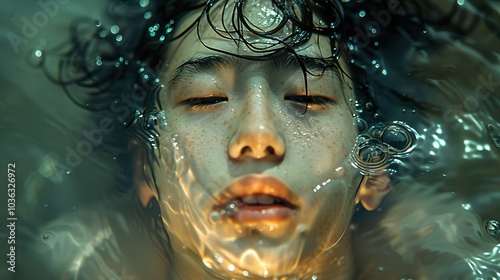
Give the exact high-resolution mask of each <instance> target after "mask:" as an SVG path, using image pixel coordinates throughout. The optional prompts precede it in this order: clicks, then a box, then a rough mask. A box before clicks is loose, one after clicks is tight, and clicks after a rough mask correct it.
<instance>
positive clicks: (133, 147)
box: [128, 140, 158, 207]
mask: <svg viewBox="0 0 500 280" xmlns="http://www.w3.org/2000/svg"><path fill="white" fill-rule="evenodd" d="M128 151H129V153H130V154H132V155H133V156H132V157H133V158H134V162H133V166H132V169H133V174H134V186H135V188H136V191H137V194H138V195H139V199H140V200H141V203H142V205H143V206H144V207H146V206H147V205H148V203H149V201H150V200H151V198H153V197H156V198H158V196H157V194H156V191H155V190H154V188H153V187H152V186H153V184H152V182H151V180H150V178H149V176H147V174H150V173H151V170H150V167H149V166H148V165H145V164H144V151H143V149H141V147H140V144H139V143H138V142H137V141H135V140H134V141H132V142H130V143H129V145H128Z"/></svg>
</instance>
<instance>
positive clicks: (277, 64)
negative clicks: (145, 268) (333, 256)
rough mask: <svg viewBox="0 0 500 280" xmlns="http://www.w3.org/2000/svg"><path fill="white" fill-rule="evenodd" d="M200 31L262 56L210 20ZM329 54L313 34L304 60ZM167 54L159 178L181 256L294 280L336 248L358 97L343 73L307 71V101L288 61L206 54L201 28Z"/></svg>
mask: <svg viewBox="0 0 500 280" xmlns="http://www.w3.org/2000/svg"><path fill="white" fill-rule="evenodd" d="M214 11H217V7H215V8H214ZM195 16H197V15H193V17H187V18H186V19H185V20H184V21H183V24H181V26H178V29H179V30H183V29H184V27H185V26H187V25H189V24H190V23H191V22H192V20H193V19H194V17H195ZM255 20H256V21H259V20H260V19H255ZM200 34H201V36H202V38H203V41H204V42H205V43H206V44H207V45H209V46H211V47H215V48H217V49H221V50H224V51H228V52H230V53H235V54H239V55H255V53H252V52H251V51H249V50H248V49H247V48H246V47H244V46H242V45H240V46H237V45H236V44H235V43H234V42H233V41H230V40H227V39H224V38H222V37H220V36H218V35H217V34H215V32H214V31H213V30H212V28H211V27H210V26H208V25H206V24H205V25H203V26H202V27H201V30H200ZM259 40H262V41H263V42H264V43H265V41H266V40H265V39H259ZM326 50H330V42H329V40H327V39H326V38H320V39H319V40H317V37H315V36H313V38H312V39H311V40H310V42H308V44H306V45H305V46H304V47H303V48H302V49H301V50H299V51H298V54H299V55H301V56H307V57H320V56H326V55H327V54H326V53H325V52H326ZM166 57H167V61H166V66H165V68H164V71H163V73H162V78H163V79H164V81H168V84H165V90H164V92H162V93H161V103H162V106H163V109H164V110H165V112H166V119H167V126H168V131H169V132H168V133H166V134H165V135H162V140H161V141H160V143H162V145H161V152H162V158H161V160H160V164H159V165H158V166H157V167H156V168H155V170H154V172H155V177H156V182H157V186H158V191H159V199H160V204H161V210H162V216H163V219H164V222H165V225H166V228H167V231H168V233H169V235H170V237H171V239H172V244H173V246H174V247H175V249H176V250H180V251H183V250H184V249H186V250H188V251H190V252H194V254H195V255H198V256H199V258H200V259H202V260H203V262H204V264H205V265H206V266H208V267H210V268H213V269H214V270H221V271H227V272H229V271H232V272H234V273H238V274H240V275H241V274H243V275H246V273H250V275H252V274H257V275H263V276H267V275H284V274H288V273H294V272H296V271H297V270H298V269H304V268H303V267H302V268H301V264H305V265H307V264H306V263H313V262H314V261H319V258H321V257H323V258H324V255H321V254H319V253H320V252H323V251H327V250H329V249H331V250H335V247H333V248H331V247H332V246H333V245H335V244H336V242H338V240H339V239H340V238H341V237H342V235H343V233H344V231H345V230H346V228H347V226H348V224H349V222H350V219H351V216H352V212H353V209H354V196H355V191H356V187H357V181H359V180H358V179H359V178H358V177H357V176H356V174H357V173H356V172H355V171H354V170H353V168H351V167H350V165H349V164H348V163H347V158H348V155H349V153H350V151H351V149H352V147H353V145H354V142H355V138H356V135H357V133H356V127H355V126H354V125H353V117H352V113H351V111H350V110H349V101H348V99H349V98H352V97H353V93H352V92H350V89H349V88H348V87H347V86H346V85H344V83H343V82H342V81H341V79H340V78H339V75H338V73H336V72H335V71H336V70H327V71H326V72H325V73H324V74H323V75H321V76H312V75H308V92H309V97H306V96H305V84H304V78H303V72H302V71H301V69H300V67H299V65H298V63H297V62H296V60H295V58H293V57H292V56H290V57H279V58H276V59H273V60H267V61H260V62H259V61H251V60H243V59H238V58H235V57H233V56H229V55H225V54H223V53H221V52H216V51H212V50H209V49H207V48H205V47H204V46H203V45H202V44H201V43H200V41H199V39H198V36H197V34H196V30H195V29H192V30H191V31H190V32H189V33H187V34H186V35H185V36H184V37H182V38H181V39H179V40H177V41H174V43H172V44H171V45H170V46H169V50H168V53H167V55H166ZM309 66H310V67H314V66H313V65H309ZM313 72H318V71H314V69H313ZM306 101H308V107H307V111H305V109H306ZM174 159H175V160H174ZM231 204H233V205H232V206H234V208H232V206H231Z"/></svg>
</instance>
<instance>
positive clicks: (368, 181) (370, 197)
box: [356, 174, 392, 211]
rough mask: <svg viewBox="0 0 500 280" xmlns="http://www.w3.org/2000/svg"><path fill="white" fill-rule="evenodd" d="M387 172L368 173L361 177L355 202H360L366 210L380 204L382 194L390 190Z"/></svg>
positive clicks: (384, 194)
mask: <svg viewBox="0 0 500 280" xmlns="http://www.w3.org/2000/svg"><path fill="white" fill-rule="evenodd" d="M391 188H392V187H391V180H390V179H389V175H388V174H381V175H368V176H365V177H363V181H361V184H360V186H359V190H358V193H357V194H356V203H359V202H361V204H363V207H365V209H366V210H370V211H371V210H373V209H375V208H377V207H378V206H379V205H380V202H382V199H383V198H384V196H386V195H387V194H388V193H389V192H390V191H391Z"/></svg>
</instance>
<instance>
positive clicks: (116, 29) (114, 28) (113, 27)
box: [109, 25, 120, 34]
mask: <svg viewBox="0 0 500 280" xmlns="http://www.w3.org/2000/svg"><path fill="white" fill-rule="evenodd" d="M109 31H111V33H113V34H117V33H118V32H120V27H118V25H113V26H111V28H110V29H109Z"/></svg>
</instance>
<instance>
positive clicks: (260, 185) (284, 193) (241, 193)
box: [215, 175, 299, 208]
mask: <svg viewBox="0 0 500 280" xmlns="http://www.w3.org/2000/svg"><path fill="white" fill-rule="evenodd" d="M252 194H254V195H259V194H264V195H270V196H274V197H276V198H279V199H280V200H282V201H283V202H284V203H285V204H286V205H287V206H289V207H292V208H298V207H299V198H298V196H297V195H296V194H295V193H293V192H292V191H291V190H290V189H289V188H288V187H287V186H286V184H285V183H283V182H282V181H281V180H279V179H278V178H275V177H272V176H259V175H248V176H244V177H241V178H239V179H237V180H236V181H234V182H232V183H231V184H230V185H229V186H228V187H227V188H226V189H224V190H223V191H222V192H221V193H220V194H219V195H218V196H217V198H216V203H215V205H216V207H224V206H225V205H227V204H228V203H229V202H230V201H233V200H239V199H241V198H243V197H245V196H248V195H252Z"/></svg>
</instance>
